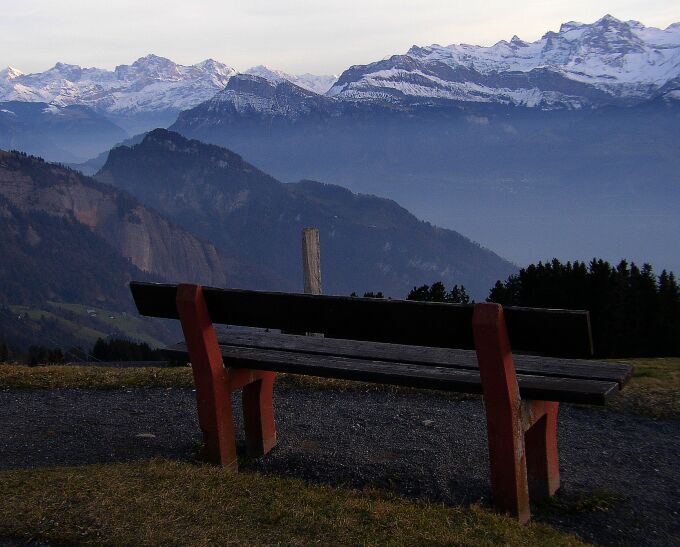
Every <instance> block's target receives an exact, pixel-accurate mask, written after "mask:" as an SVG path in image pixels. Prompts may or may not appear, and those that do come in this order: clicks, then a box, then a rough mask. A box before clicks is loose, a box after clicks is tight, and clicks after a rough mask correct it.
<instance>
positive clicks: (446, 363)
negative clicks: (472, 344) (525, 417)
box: [174, 329, 633, 387]
mask: <svg viewBox="0 0 680 547" xmlns="http://www.w3.org/2000/svg"><path fill="white" fill-rule="evenodd" d="M218 342H219V344H220V345H232V346H242V347H252V348H261V349H279V350H283V351H295V352H300V353H309V354H316V355H337V356H341V357H353V358H356V359H375V360H378V361H398V362H401V363H410V364H415V365H430V366H439V367H449V368H466V369H478V364H477V355H476V353H475V351H473V350H461V349H449V348H428V347H423V346H406V345H403V344H386V343H380V342H365V341H358V340H341V339H332V338H312V337H306V336H296V335H289V334H276V333H265V332H238V331H234V332H232V331H231V329H228V330H227V331H226V332H221V333H220V334H219V336H218ZM174 348H175V349H182V344H178V345H177V346H174ZM513 360H514V362H515V369H516V370H517V372H519V373H522V374H529V375H531V374H534V375H539V376H554V377H562V378H583V379H589V380H603V381H614V382H617V383H618V384H619V387H623V386H624V385H625V384H626V383H627V382H628V380H630V378H631V377H632V374H633V367H632V366H631V365H629V364H627V363H605V362H602V361H585V360H570V359H556V358H550V357H540V356H534V355H518V354H514V355H513Z"/></svg>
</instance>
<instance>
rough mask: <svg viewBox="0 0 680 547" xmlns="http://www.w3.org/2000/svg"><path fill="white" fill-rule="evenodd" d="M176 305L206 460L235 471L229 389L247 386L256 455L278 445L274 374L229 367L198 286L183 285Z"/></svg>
mask: <svg viewBox="0 0 680 547" xmlns="http://www.w3.org/2000/svg"><path fill="white" fill-rule="evenodd" d="M176 304H177V311H178V313H179V316H180V322H181V324H182V331H183V332H184V338H185V340H186V343H187V349H188V351H189V356H190V358H191V370H192V371H193V375H194V383H195V385H196V401H197V404H198V422H199V425H200V427H201V431H202V432H203V441H204V445H205V456H206V459H208V460H209V461H210V462H213V463H217V464H219V465H222V466H224V467H226V468H227V469H229V470H231V471H234V472H236V471H238V462H237V456H236V434H235V430H234V417H233V412H232V399H231V394H232V392H233V391H235V390H237V389H243V397H242V399H243V421H244V426H245V431H246V444H247V447H248V455H249V456H253V457H257V456H261V455H263V454H266V453H267V452H269V451H270V450H271V449H272V448H273V447H274V446H275V445H276V426H275V423H274V406H273V403H272V391H273V387H274V380H275V378H276V373H275V372H266V371H259V370H250V369H230V368H229V366H228V364H227V366H225V363H224V362H223V360H222V352H221V351H220V347H219V344H218V342H217V335H216V334H215V329H214V327H213V325H212V321H211V319H210V314H209V312H208V307H207V306H206V303H205V299H204V298H203V290H202V288H201V287H200V286H199V285H190V284H182V285H179V287H178V289H177V300H176Z"/></svg>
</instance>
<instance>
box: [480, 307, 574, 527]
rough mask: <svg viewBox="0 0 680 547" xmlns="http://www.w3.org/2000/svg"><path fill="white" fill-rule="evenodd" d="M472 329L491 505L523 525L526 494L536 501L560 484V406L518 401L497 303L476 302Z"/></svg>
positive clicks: (528, 512) (527, 511)
mask: <svg viewBox="0 0 680 547" xmlns="http://www.w3.org/2000/svg"><path fill="white" fill-rule="evenodd" d="M472 327H473V332H474V337H475V349H476V351H477V360H478V362H479V373H480V377H481V381H482V390H483V395H484V405H485V407H486V424H487V432H488V438H489V461H490V468H491V493H492V497H493V502H494V505H495V507H496V508H497V509H498V510H500V511H502V512H506V513H509V514H510V515H512V516H513V517H515V518H517V519H518V520H519V521H520V522H528V521H529V519H530V518H531V510H530V506H529V495H530V494H531V499H533V501H540V500H542V499H545V498H547V497H550V496H552V495H553V494H554V493H555V492H556V491H557V489H558V488H559V486H560V470H559V462H558V453H557V413H558V408H559V403H556V402H549V401H522V400H521V398H520V395H519V387H518V385H517V376H516V374H515V366H514V363H513V361H512V352H511V349H510V342H509V339H508V334H507V329H506V327H505V319H504V317H503V307H502V306H501V305H499V304H487V303H484V304H476V305H475V309H474V314H473V320H472Z"/></svg>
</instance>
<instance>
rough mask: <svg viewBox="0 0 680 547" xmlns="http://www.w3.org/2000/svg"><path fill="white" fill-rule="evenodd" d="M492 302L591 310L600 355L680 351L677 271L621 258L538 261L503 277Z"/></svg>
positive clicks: (491, 293) (498, 283)
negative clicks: (614, 261)
mask: <svg viewBox="0 0 680 547" xmlns="http://www.w3.org/2000/svg"><path fill="white" fill-rule="evenodd" d="M487 300H488V301H491V302H498V303H500V304H503V305H512V306H530V307H539V308H546V307H548V308H565V309H582V310H588V311H589V312H590V320H591V326H592V331H593V341H594V344H595V351H596V353H597V355H598V356H600V357H634V356H653V355H680V290H679V289H678V283H677V281H676V279H675V276H674V274H673V273H668V272H666V271H665V270H664V271H663V272H661V274H660V275H659V276H655V275H654V273H653V270H652V267H651V266H650V265H649V264H644V265H643V266H642V267H641V268H640V267H638V266H637V265H636V264H635V263H630V264H629V263H628V262H627V261H625V260H622V261H621V262H620V263H619V264H618V265H617V266H612V265H611V264H609V263H608V262H606V261H604V260H596V259H593V260H592V261H591V262H590V263H589V264H586V263H585V262H578V261H577V262H574V263H571V262H567V263H566V264H562V263H561V262H560V261H558V260H556V259H555V260H553V261H552V262H546V263H545V264H543V263H541V262H539V263H538V264H532V265H531V266H529V267H527V268H523V269H521V270H520V271H519V273H518V274H516V275H511V276H510V277H509V278H508V279H507V281H505V282H504V283H503V282H501V281H498V282H497V283H496V285H495V286H494V287H493V289H491V292H490V294H489V298H488V299H487Z"/></svg>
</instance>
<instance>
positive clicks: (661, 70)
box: [328, 15, 680, 108]
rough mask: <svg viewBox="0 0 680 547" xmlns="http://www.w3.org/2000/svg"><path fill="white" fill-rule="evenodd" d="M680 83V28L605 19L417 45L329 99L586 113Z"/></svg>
mask: <svg viewBox="0 0 680 547" xmlns="http://www.w3.org/2000/svg"><path fill="white" fill-rule="evenodd" d="M679 79H680V24H674V25H670V26H669V27H668V28H666V29H665V30H661V29H658V28H652V27H645V26H644V25H643V24H642V23H640V22H638V21H621V20H619V19H617V18H616V17H613V16H612V15H605V16H604V17H602V18H600V19H598V20H597V21H595V22H594V23H591V24H584V23H578V22H575V21H570V22H567V23H564V24H562V25H561V26H560V29H559V31H558V32H554V31H549V32H547V33H546V34H544V35H543V37H542V38H541V39H540V40H537V41H535V42H532V43H527V42H524V41H522V40H521V39H519V37H517V36H513V38H512V39H511V40H510V42H507V41H505V40H501V41H499V42H497V43H495V44H494V45H492V46H489V47H483V46H474V45H469V44H452V45H449V46H440V45H438V44H433V45H431V46H427V47H420V46H413V47H411V48H410V49H409V50H408V52H407V53H406V55H396V56H392V57H390V58H389V59H387V60H382V61H377V62H375V63H371V64H369V65H364V66H354V67H351V68H350V69H348V70H346V71H345V72H344V73H343V74H342V75H341V76H340V78H339V79H338V81H337V82H336V83H335V85H334V86H333V87H332V88H331V89H330V90H329V92H328V95H331V96H334V97H338V98H341V99H348V100H353V101H366V100H368V101H373V100H385V101H388V102H395V101H396V102H402V101H409V102H412V101H413V100H414V99H417V100H418V101H422V100H426V101H435V102H436V101H473V102H501V103H509V104H516V105H523V106H535V107H541V108H556V107H568V108H582V107H584V106H589V107H591V106H597V105H599V104H610V103H611V102H616V101H619V102H623V104H628V103H630V102H639V101H642V100H648V99H650V98H653V97H655V96H657V95H658V94H665V93H669V92H670V91H673V90H675V89H677V87H678V84H677V82H678V80H679ZM673 82H675V83H673ZM669 86H670V88H669Z"/></svg>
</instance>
